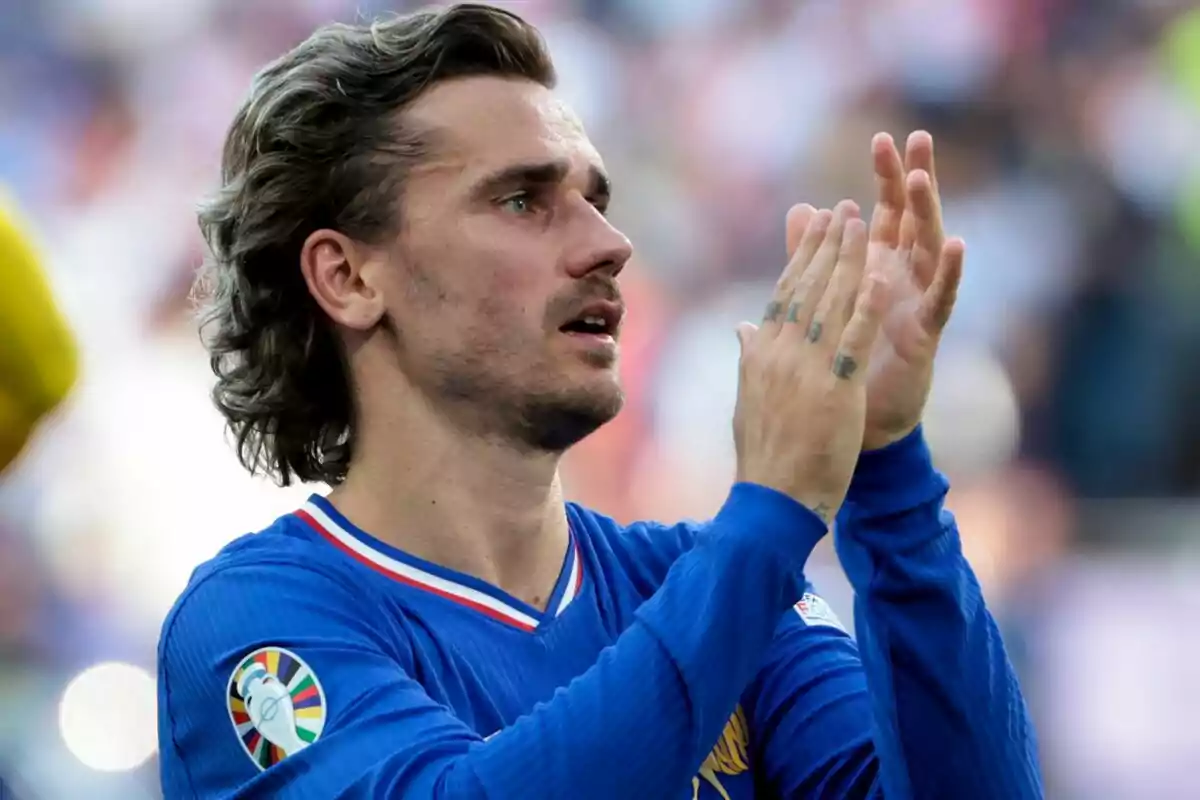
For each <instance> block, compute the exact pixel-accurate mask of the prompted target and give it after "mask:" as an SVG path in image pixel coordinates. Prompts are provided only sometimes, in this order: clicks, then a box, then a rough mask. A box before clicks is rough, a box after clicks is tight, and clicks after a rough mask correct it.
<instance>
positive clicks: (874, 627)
mask: <svg viewBox="0 0 1200 800" xmlns="http://www.w3.org/2000/svg"><path fill="white" fill-rule="evenodd" d="M947 488H948V484H947V482H946V480H945V478H944V477H943V476H942V475H940V474H939V473H938V472H937V471H936V470H935V469H934V467H933V463H932V459H931V457H930V453H929V449H928V447H927V446H926V443H925V440H924V438H923V436H922V435H921V432H920V430H918V431H916V432H914V433H913V434H912V435H910V436H908V437H906V438H905V439H903V440H901V441H899V442H896V443H895V444H893V445H891V446H890V447H887V448H884V449H883V450H879V451H875V452H870V453H864V454H863V456H862V458H861V460H860V462H859V466H858V468H857V470H856V472H855V476H854V480H853V483H852V485H851V488H850V493H849V495H848V497H847V501H846V504H845V505H844V506H843V509H842V512H841V513H840V514H839V516H838V520H837V527H836V535H835V544H836V547H837V552H838V556H839V558H840V559H841V562H842V565H843V567H844V569H845V571H846V574H847V576H848V577H849V579H850V583H851V584H852V585H853V587H854V591H855V610H854V617H855V628H856V635H857V639H858V647H859V651H860V653H861V657H862V663H863V666H864V668H865V674H866V684H867V688H868V696H869V698H870V708H871V712H872V715H871V716H872V722H873V725H872V733H873V740H874V744H875V751H876V754H877V756H878V759H879V764H880V775H881V782H882V785H883V790H884V794H885V795H886V797H887V798H888V800H902V799H903V798H914V800H926V798H966V797H969V798H972V800H987V798H996V800H1024V798H1040V797H1042V796H1043V789H1042V783H1041V776H1040V772H1039V768H1038V756H1037V745H1036V741H1035V736H1034V730H1033V725H1032V723H1031V721H1030V717H1029V713H1028V710H1027V709H1026V706H1025V701H1024V699H1023V697H1022V695H1021V690H1020V687H1019V685H1018V683H1017V678H1016V675H1015V673H1014V671H1013V667H1012V664H1011V663H1010V662H1009V659H1008V657H1007V655H1006V653H1005V649H1004V644H1003V642H1002V641H1001V638H1000V632H999V630H998V628H997V626H996V623H995V621H994V620H993V619H992V616H991V614H990V613H989V612H988V610H987V608H986V606H985V605H984V601H983V596H982V594H981V591H980V587H979V583H978V581H977V580H976V578H975V575H974V573H973V572H972V571H971V568H970V566H969V564H968V563H967V561H966V559H965V558H964V557H963V553H962V546H961V542H960V540H959V535H958V529H957V527H956V525H955V522H954V519H953V517H952V516H951V514H950V513H949V512H948V511H946V510H945V509H944V508H943V498H944V496H945V493H946V491H947Z"/></svg>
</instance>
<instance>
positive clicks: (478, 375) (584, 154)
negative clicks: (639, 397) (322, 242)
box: [378, 78, 631, 451]
mask: <svg viewBox="0 0 1200 800" xmlns="http://www.w3.org/2000/svg"><path fill="white" fill-rule="evenodd" d="M408 114H409V117H410V118H411V119H412V120H413V121H414V122H415V123H416V124H418V125H421V126H425V127H428V128H430V129H431V130H432V131H433V132H434V142H435V145H434V152H433V154H432V156H431V157H430V159H429V160H428V162H427V163H426V164H425V165H423V166H422V167H419V168H418V169H417V170H416V171H415V172H414V173H413V174H412V176H411V178H410V179H409V180H408V181H407V182H406V186H405V194H404V197H403V200H402V203H401V205H402V207H403V225H402V231H401V233H400V236H399V238H398V240H397V242H396V243H395V248H394V251H393V252H392V253H391V254H390V261H391V264H390V265H389V269H388V270H386V271H381V273H380V275H381V277H379V278H378V280H380V281H382V285H381V287H380V288H381V293H380V294H381V297H382V303H383V305H384V306H385V308H384V314H385V316H386V318H387V319H389V320H390V322H391V324H390V326H389V327H390V328H392V329H393V331H394V338H395V349H396V353H395V356H396V362H397V364H398V366H399V368H400V369H402V370H403V371H404V373H405V375H406V377H407V378H408V380H409V381H410V382H411V383H412V384H414V385H415V386H417V387H418V389H420V390H421V391H423V392H424V393H425V394H426V395H427V396H428V397H429V398H430V400H431V401H432V402H433V403H434V404H436V405H437V406H438V407H441V408H445V409H446V410H447V411H448V412H449V413H453V414H457V415H459V417H460V418H461V420H462V421H463V423H464V424H466V425H469V426H472V427H478V428H479V429H480V431H481V432H482V433H484V434H485V435H494V436H501V437H505V438H508V439H511V440H513V441H516V442H518V443H520V444H522V445H524V446H527V447H530V448H533V449H538V450H546V451H560V450H563V449H566V447H568V446H570V445H571V444H573V443H575V442H576V441H578V440H579V439H581V438H583V437H584V436H586V435H588V434H589V433H591V432H592V431H594V430H595V429H596V428H597V427H599V426H600V425H602V424H603V423H605V422H607V421H608V420H609V419H611V418H612V417H613V416H614V415H616V413H617V412H618V411H619V409H620V407H621V402H622V396H621V389H620V384H619V382H618V378H617V356H618V345H617V342H618V340H619V336H620V318H621V315H622V314H623V313H624V308H623V305H622V303H621V295H620V291H619V288H618V284H617V276H618V274H619V273H620V272H621V270H622V268H623V267H624V266H625V263H626V262H627V261H628V260H629V257H630V253H631V248H630V244H629V241H628V240H627V239H626V238H625V237H624V236H623V235H622V234H621V233H620V232H619V231H617V230H616V229H615V228H613V226H612V225H611V224H609V222H608V220H607V219H606V218H605V211H606V209H607V206H608V201H609V185H608V179H607V177H606V176H605V173H604V168H603V164H602V163H601V161H600V158H599V155H598V154H597V153H596V150H595V148H594V147H593V146H592V145H591V143H590V142H589V141H588V139H587V136H586V135H585V134H584V132H583V128H582V126H581V125H580V123H579V121H578V119H577V118H576V117H575V116H574V115H573V114H572V113H571V112H570V111H569V110H568V109H567V108H566V107H564V106H563V104H562V103H561V102H560V101H558V100H557V99H556V98H555V96H554V95H553V93H552V92H551V91H549V90H547V89H546V88H544V87H542V86H540V85H537V84H535V83H532V82H529V81H515V80H501V79H495V78H468V79H460V80H456V81H450V82H447V83H444V84H441V85H439V86H437V87H435V88H434V89H433V90H431V91H430V92H428V93H427V94H426V95H425V96H423V97H422V98H421V99H420V100H419V101H418V102H417V103H416V104H414V106H413V107H411V108H410V109H409V111H408Z"/></svg>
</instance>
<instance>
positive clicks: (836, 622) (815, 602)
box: [796, 592, 846, 633]
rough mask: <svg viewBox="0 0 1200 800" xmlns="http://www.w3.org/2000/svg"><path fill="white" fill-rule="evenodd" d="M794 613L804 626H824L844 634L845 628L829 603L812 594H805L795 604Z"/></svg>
mask: <svg viewBox="0 0 1200 800" xmlns="http://www.w3.org/2000/svg"><path fill="white" fill-rule="evenodd" d="M796 613H797V614H799V615H800V619H802V620H804V622H805V624H806V625H824V626H825V627H827V628H837V629H838V630H839V631H841V632H842V633H845V632H846V628H845V626H844V625H842V621H841V620H840V619H838V616H837V614H835V613H833V609H832V608H830V607H829V603H826V602H825V600H824V598H821V597H818V596H817V595H815V594H813V593H812V592H805V593H804V596H803V597H801V598H800V602H799V603H796Z"/></svg>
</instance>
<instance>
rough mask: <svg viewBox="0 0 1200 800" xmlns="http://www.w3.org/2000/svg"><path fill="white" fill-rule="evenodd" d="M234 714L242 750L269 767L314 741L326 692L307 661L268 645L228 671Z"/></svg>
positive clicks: (322, 718) (231, 713)
mask: <svg viewBox="0 0 1200 800" xmlns="http://www.w3.org/2000/svg"><path fill="white" fill-rule="evenodd" d="M228 705H229V718H230V719H231V720H232V721H233V727H234V728H235V729H236V730H237V735H238V739H239V740H240V741H241V744H242V749H243V750H244V751H245V752H246V755H248V756H250V759H251V760H252V761H253V762H254V763H255V764H257V765H258V768H259V769H264V770H265V769H267V768H269V767H271V766H273V765H275V764H278V763H279V762H280V761H282V760H283V759H285V758H287V757H288V756H290V755H294V754H295V753H297V752H299V751H300V750H303V749H304V748H305V747H308V746H309V745H310V744H312V743H313V742H315V741H316V740H317V738H318V737H320V735H321V730H322V728H324V727H325V715H326V712H327V708H326V705H325V691H324V690H323V689H322V688H321V683H320V682H319V681H318V680H317V676H316V674H315V673H314V672H313V671H312V669H311V668H310V667H309V666H308V664H306V663H304V660H303V659H301V658H300V657H299V656H297V655H296V654H295V653H293V652H291V651H290V650H285V649H284V648H282V647H263V648H260V649H258V650H255V651H254V652H253V653H251V654H250V655H248V656H246V657H245V658H244V659H242V662H241V663H240V664H238V666H237V669H235V670H234V671H233V674H232V675H230V676H229V692H228Z"/></svg>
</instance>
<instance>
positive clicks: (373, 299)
mask: <svg viewBox="0 0 1200 800" xmlns="http://www.w3.org/2000/svg"><path fill="white" fill-rule="evenodd" d="M372 258H377V256H376V255H375V254H373V253H372V252H370V251H369V250H368V249H367V248H365V247H362V246H361V245H359V244H358V243H357V242H355V241H354V240H353V239H351V238H349V237H348V236H346V235H345V234H342V233H338V232H337V231H333V230H328V229H321V230H318V231H313V232H312V233H311V234H309V236H308V238H307V239H305V240H304V246H303V247H302V248H301V249H300V271H301V273H303V275H304V282H305V283H307V284H308V291H309V293H310V294H312V296H313V299H315V300H316V301H317V304H318V305H319V306H321V309H322V310H323V311H324V312H325V313H326V314H328V315H329V317H330V319H332V320H333V321H334V322H335V323H337V324H338V325H343V326H345V327H347V328H352V329H354V330H360V331H365V330H369V329H371V328H373V327H374V326H375V325H376V324H378V322H379V320H380V319H382V318H383V315H384V313H385V311H386V308H385V306H384V297H383V291H382V287H380V286H377V285H375V282H374V281H373V280H372V278H373V277H374V275H375V274H376V272H377V271H376V270H372V269H371V260H372Z"/></svg>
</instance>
